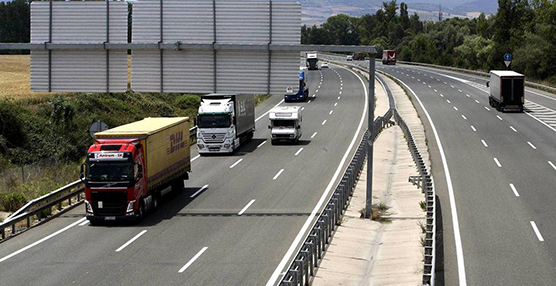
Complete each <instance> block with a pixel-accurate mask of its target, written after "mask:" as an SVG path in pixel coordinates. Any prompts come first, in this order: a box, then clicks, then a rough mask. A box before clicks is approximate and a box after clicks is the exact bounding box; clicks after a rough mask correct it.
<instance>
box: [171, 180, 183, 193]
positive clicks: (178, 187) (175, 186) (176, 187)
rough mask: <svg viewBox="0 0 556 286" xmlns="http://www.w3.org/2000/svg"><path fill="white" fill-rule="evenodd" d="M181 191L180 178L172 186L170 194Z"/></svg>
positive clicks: (181, 181)
mask: <svg viewBox="0 0 556 286" xmlns="http://www.w3.org/2000/svg"><path fill="white" fill-rule="evenodd" d="M181 190H183V180H182V179H181V178H178V179H177V180H175V181H174V183H173V184H172V192H178V191H181Z"/></svg>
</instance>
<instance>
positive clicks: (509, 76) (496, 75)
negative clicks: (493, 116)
mask: <svg viewBox="0 0 556 286" xmlns="http://www.w3.org/2000/svg"><path fill="white" fill-rule="evenodd" d="M487 87H489V88H490V92H489V94H490V96H489V99H488V101H489V103H490V106H492V107H495V108H496V110H498V111H519V112H523V104H524V103H525V75H522V74H520V73H516V72H514V71H503V70H502V71H490V81H488V82H487Z"/></svg>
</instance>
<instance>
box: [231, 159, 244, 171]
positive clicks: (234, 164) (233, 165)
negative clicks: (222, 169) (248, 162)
mask: <svg viewBox="0 0 556 286" xmlns="http://www.w3.org/2000/svg"><path fill="white" fill-rule="evenodd" d="M241 161H243V159H239V160H237V161H236V162H235V163H233V164H232V165H231V166H230V169H231V168H233V167H235V166H237V164H239V163H241Z"/></svg>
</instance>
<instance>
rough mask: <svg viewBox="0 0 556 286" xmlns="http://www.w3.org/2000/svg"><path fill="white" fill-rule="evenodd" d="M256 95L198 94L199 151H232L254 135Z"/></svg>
mask: <svg viewBox="0 0 556 286" xmlns="http://www.w3.org/2000/svg"><path fill="white" fill-rule="evenodd" d="M254 132H255V98H254V96H253V95H252V94H207V95H203V96H201V105H200V106H199V112H198V113H197V150H198V151H199V154H201V155H202V154H207V153H233V152H234V151H235V150H236V149H237V148H239V146H241V145H242V144H245V143H246V142H247V141H249V140H251V138H253V133H254Z"/></svg>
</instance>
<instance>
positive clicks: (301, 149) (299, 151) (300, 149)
mask: <svg viewBox="0 0 556 286" xmlns="http://www.w3.org/2000/svg"><path fill="white" fill-rule="evenodd" d="M301 151H303V148H299V150H297V152H295V155H294V156H297V155H299V153H301Z"/></svg>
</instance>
